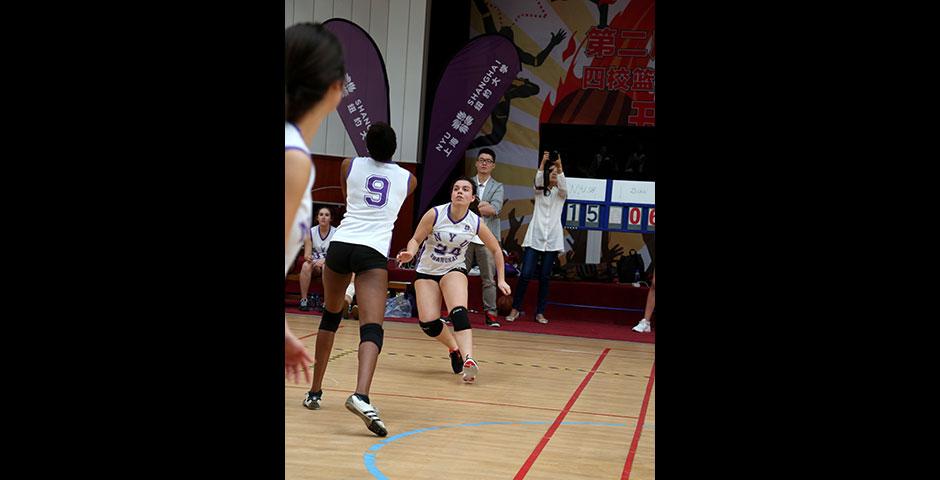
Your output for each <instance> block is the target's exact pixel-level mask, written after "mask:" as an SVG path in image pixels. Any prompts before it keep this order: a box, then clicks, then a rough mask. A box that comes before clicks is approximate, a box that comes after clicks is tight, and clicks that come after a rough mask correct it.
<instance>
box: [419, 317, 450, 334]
mask: <svg viewBox="0 0 940 480" xmlns="http://www.w3.org/2000/svg"><path fill="white" fill-rule="evenodd" d="M418 325H420V326H421V330H423V331H424V333H426V334H428V336H429V337H432V338H433V337H437V336H438V335H440V334H441V332H443V331H444V322H443V321H441V319H440V318H438V319H437V320H431V321H430V322H422V321H421V320H418Z"/></svg>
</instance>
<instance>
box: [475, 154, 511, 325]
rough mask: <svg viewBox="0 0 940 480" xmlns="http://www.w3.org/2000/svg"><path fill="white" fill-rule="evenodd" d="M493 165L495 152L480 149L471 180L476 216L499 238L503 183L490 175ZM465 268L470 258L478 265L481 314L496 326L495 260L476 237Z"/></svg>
mask: <svg viewBox="0 0 940 480" xmlns="http://www.w3.org/2000/svg"><path fill="white" fill-rule="evenodd" d="M494 168H496V153H495V152H493V150H491V149H489V148H483V149H480V153H479V154H478V156H477V164H476V170H477V174H476V176H475V177H473V182H474V183H476V185H477V198H479V199H480V217H482V220H483V222H484V223H485V224H486V227H487V228H489V229H490V231H491V232H493V235H495V236H496V239H497V240H499V239H500V238H501V237H500V231H499V226H500V225H499V222H500V220H499V210H500V209H501V208H503V184H502V183H499V182H497V181H496V179H494V178H493V177H492V173H493V169H494ZM466 258H467V271H470V269H471V268H472V267H473V264H474V262H476V263H477V264H478V265H479V266H480V280H481V282H482V284H483V317H484V320H485V321H486V325H487V326H489V327H494V328H499V322H498V321H497V320H496V282H495V281H494V280H493V277H494V276H495V274H496V272H495V269H496V263H495V261H494V260H493V257H492V254H490V251H489V250H487V249H486V247H485V246H483V242H482V241H481V240H480V238H479V237H475V238H474V239H473V241H472V243H470V245H469V246H468V247H467V257H466Z"/></svg>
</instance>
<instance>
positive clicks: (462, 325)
mask: <svg viewBox="0 0 940 480" xmlns="http://www.w3.org/2000/svg"><path fill="white" fill-rule="evenodd" d="M450 323H453V324H454V331H455V332H459V331H461V330H467V329H468V328H470V317H468V316H467V309H466V307H456V308H454V309H453V310H451V311H450Z"/></svg>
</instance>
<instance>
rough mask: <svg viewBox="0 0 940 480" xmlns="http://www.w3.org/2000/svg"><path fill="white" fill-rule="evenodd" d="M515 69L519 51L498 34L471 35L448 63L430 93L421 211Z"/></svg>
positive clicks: (460, 156) (471, 138) (509, 82)
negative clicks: (429, 125)
mask: <svg viewBox="0 0 940 480" xmlns="http://www.w3.org/2000/svg"><path fill="white" fill-rule="evenodd" d="M518 73H519V56H518V55H517V54H516V50H515V48H513V44H512V42H510V41H509V40H508V39H506V38H505V37H503V36H501V35H481V36H478V37H476V38H474V39H472V40H470V42H469V43H467V45H465V46H464V47H463V48H462V49H461V50H460V51H459V52H457V55H455V56H454V58H453V59H451V61H450V63H448V64H447V68H446V69H445V70H444V75H442V76H441V81H440V83H439V84H438V87H437V93H436V94H435V95H434V103H433V110H432V111H431V128H430V130H429V132H428V138H427V147H426V150H425V154H424V174H423V176H422V178H421V200H420V202H419V204H418V211H419V212H424V211H425V210H426V209H427V208H428V207H429V206H430V202H431V199H432V198H433V197H434V195H435V194H436V193H437V191H438V189H439V188H441V186H442V185H443V183H444V181H446V179H447V176H448V174H449V173H450V172H451V171H452V170H453V169H454V166H455V165H457V163H459V162H460V160H462V159H463V154H464V151H465V150H466V148H467V146H468V145H469V144H470V142H471V140H473V138H474V137H475V136H476V134H477V132H479V131H480V127H481V126H482V124H483V122H484V121H485V120H486V119H487V118H488V117H489V116H490V114H492V113H493V111H494V109H495V108H496V105H497V103H498V102H499V101H500V99H501V98H502V97H503V95H504V94H505V93H506V91H507V90H508V89H509V88H510V84H511V82H512V80H513V79H514V78H516V75H517V74H518Z"/></svg>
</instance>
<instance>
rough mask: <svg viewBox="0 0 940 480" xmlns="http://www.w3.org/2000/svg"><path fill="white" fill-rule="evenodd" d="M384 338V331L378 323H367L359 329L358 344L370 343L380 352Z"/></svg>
mask: <svg viewBox="0 0 940 480" xmlns="http://www.w3.org/2000/svg"><path fill="white" fill-rule="evenodd" d="M384 336H385V330H384V329H383V328H382V326H381V325H379V324H378V323H367V324H365V325H362V326H361V327H359V343H360V344H362V343H363V342H372V343H374V344H376V345H377V346H378V347H379V351H380V352H381V351H382V338H383V337H384Z"/></svg>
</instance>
